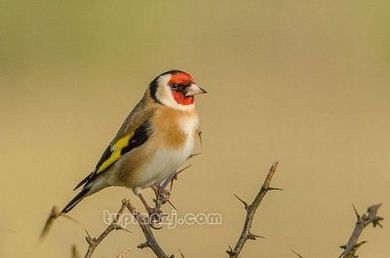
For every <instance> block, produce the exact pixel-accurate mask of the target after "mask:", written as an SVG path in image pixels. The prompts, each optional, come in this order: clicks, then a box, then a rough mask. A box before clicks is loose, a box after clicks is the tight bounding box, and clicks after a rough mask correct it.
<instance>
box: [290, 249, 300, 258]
mask: <svg viewBox="0 0 390 258" xmlns="http://www.w3.org/2000/svg"><path fill="white" fill-rule="evenodd" d="M291 252H293V253H294V254H295V255H296V256H298V257H300V258H303V256H302V255H300V254H299V253H297V252H295V251H294V250H293V249H291Z"/></svg>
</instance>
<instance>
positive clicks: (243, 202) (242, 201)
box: [234, 194, 248, 210]
mask: <svg viewBox="0 0 390 258" xmlns="http://www.w3.org/2000/svg"><path fill="white" fill-rule="evenodd" d="M234 196H235V197H236V198H237V199H238V200H239V201H240V202H241V203H242V204H244V207H245V210H247V209H248V203H247V202H246V201H244V200H243V199H241V198H240V197H238V195H237V194H235V195H234Z"/></svg>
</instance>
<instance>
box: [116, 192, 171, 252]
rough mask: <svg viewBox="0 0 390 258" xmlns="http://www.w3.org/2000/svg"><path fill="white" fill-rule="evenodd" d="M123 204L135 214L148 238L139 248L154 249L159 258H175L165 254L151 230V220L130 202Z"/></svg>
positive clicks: (126, 201)
mask: <svg viewBox="0 0 390 258" xmlns="http://www.w3.org/2000/svg"><path fill="white" fill-rule="evenodd" d="M122 203H123V204H124V205H125V206H126V208H127V209H128V210H129V211H130V212H131V214H133V216H134V218H135V219H136V220H137V222H138V224H139V226H140V227H141V229H142V232H143V234H144V236H145V238H146V242H145V243H141V244H139V245H138V248H141V249H142V248H145V247H150V249H152V251H153V253H154V254H155V255H156V256H157V257H158V258H168V257H173V255H172V256H168V255H166V254H165V252H164V251H163V250H162V248H161V247H160V245H159V244H158V242H157V240H156V238H155V237H154V235H153V232H152V230H151V228H150V225H149V218H148V217H146V216H144V215H142V214H140V213H139V212H138V211H137V210H136V209H135V207H134V206H133V205H132V204H131V203H130V201H129V200H123V201H122Z"/></svg>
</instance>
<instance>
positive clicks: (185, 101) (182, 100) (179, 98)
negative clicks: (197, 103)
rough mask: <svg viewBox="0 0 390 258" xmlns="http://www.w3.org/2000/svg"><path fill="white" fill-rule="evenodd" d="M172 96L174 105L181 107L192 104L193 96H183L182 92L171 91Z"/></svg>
mask: <svg viewBox="0 0 390 258" xmlns="http://www.w3.org/2000/svg"><path fill="white" fill-rule="evenodd" d="M172 96H173V98H174V99H175V101H176V103H178V104H181V105H191V104H193V103H194V96H188V97H186V96H184V94H183V93H182V92H178V91H172Z"/></svg>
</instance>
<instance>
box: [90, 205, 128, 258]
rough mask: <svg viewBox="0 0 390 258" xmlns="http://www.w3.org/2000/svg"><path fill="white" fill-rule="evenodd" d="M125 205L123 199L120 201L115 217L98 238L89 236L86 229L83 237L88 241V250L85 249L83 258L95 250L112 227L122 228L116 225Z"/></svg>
mask: <svg viewBox="0 0 390 258" xmlns="http://www.w3.org/2000/svg"><path fill="white" fill-rule="evenodd" d="M125 207H126V203H125V202H124V201H122V206H121V208H120V209H119V211H118V212H117V214H116V215H115V218H114V219H113V221H112V222H111V223H110V225H108V227H107V228H106V229H105V230H104V231H103V232H102V233H101V234H100V236H99V237H98V238H91V236H90V235H89V233H88V232H87V231H86V233H87V236H86V237H85V239H86V240H87V242H88V250H87V252H86V254H85V256H84V258H89V257H91V256H92V254H93V252H94V251H95V249H96V247H97V246H98V245H99V244H100V243H101V242H102V241H103V239H104V238H106V236H108V234H110V233H111V231H113V230H114V229H115V230H124V229H123V228H122V227H121V226H120V225H118V221H119V219H120V216H121V215H122V213H123V211H124V209H125Z"/></svg>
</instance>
